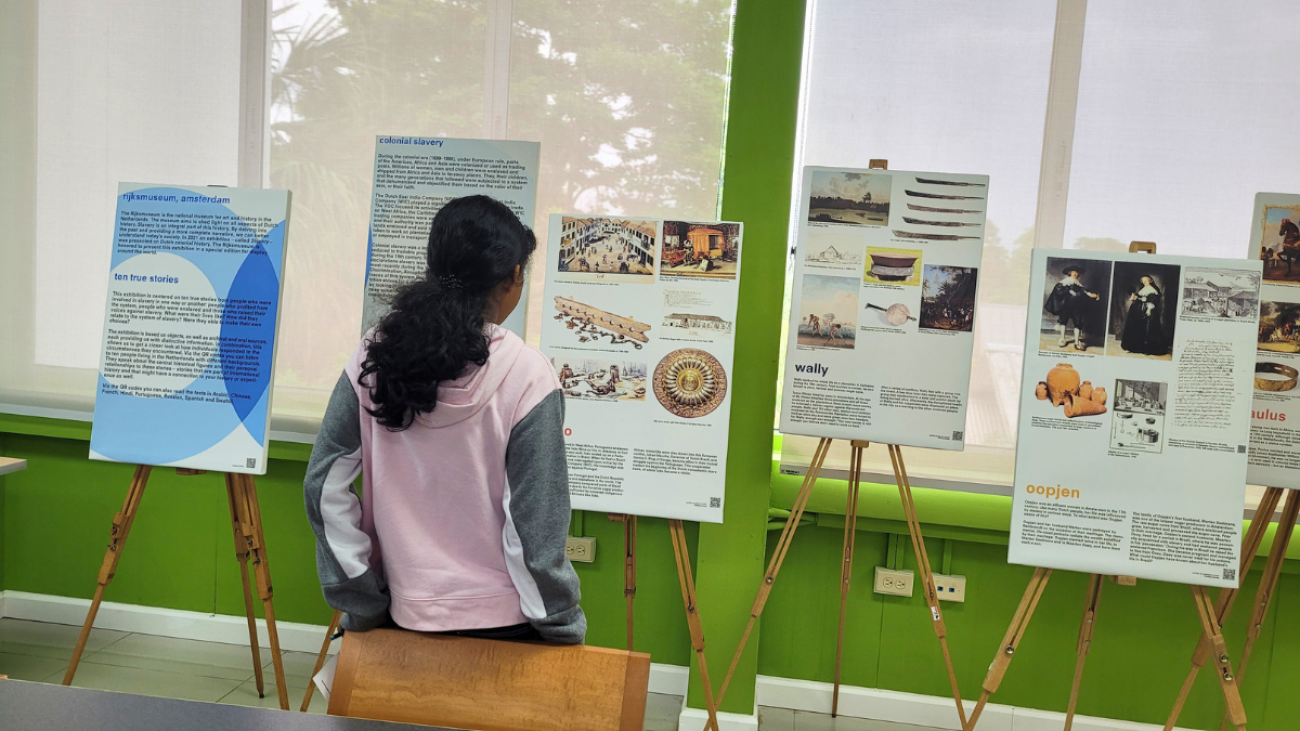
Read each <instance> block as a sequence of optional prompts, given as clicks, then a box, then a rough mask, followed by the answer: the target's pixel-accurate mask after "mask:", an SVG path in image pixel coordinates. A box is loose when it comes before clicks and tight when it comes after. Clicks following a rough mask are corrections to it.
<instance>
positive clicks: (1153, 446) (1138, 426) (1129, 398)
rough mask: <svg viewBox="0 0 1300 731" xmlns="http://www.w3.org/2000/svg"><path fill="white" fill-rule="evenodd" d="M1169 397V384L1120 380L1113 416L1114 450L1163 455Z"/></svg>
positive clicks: (1112, 441) (1112, 442) (1112, 443)
mask: <svg viewBox="0 0 1300 731" xmlns="http://www.w3.org/2000/svg"><path fill="white" fill-rule="evenodd" d="M1168 397H1169V384H1167V383H1158V382H1156V381H1130V380H1126V379H1123V378H1120V379H1117V380H1116V381H1115V413H1114V414H1113V415H1112V416H1111V428H1110V446H1111V448H1112V449H1123V450H1127V451H1130V452H1151V453H1155V454H1159V453H1160V452H1162V451H1163V450H1164V438H1163V437H1162V435H1163V434H1164V431H1165V404H1166V402H1167V400H1168Z"/></svg>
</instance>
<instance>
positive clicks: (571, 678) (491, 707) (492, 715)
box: [329, 629, 650, 731]
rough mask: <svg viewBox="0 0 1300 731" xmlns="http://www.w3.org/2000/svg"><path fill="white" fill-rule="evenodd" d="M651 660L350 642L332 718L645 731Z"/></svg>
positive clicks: (380, 632) (360, 637) (350, 636)
mask: <svg viewBox="0 0 1300 731" xmlns="http://www.w3.org/2000/svg"><path fill="white" fill-rule="evenodd" d="M649 683H650V656H649V655H647V654H645V653H642V652H627V651H624V650H611V649H606V648H603V647H590V646H586V645H549V644H544V643H534V642H504V641H499V640H480V639H473V638H469V637H454V636H448V635H437V634H424V633H419V632H408V631H405V630H397V629H376V630H371V631H369V632H349V633H347V634H346V635H344V636H343V647H342V649H341V650H340V653H339V663H338V668H337V670H336V672H335V675H334V685H333V690H332V691H331V692H330V702H329V713H330V715H334V716H351V717H353V718H371V719H380V720H385V721H400V722H404V723H423V724H429V725H433V726H450V727H452V728H462V729H473V731H520V730H521V729H529V730H530V731H552V730H554V731H562V730H566V731H588V730H590V731H612V730H614V729H618V730H619V731H640V729H641V728H642V724H643V723H644V719H645V704H646V692H647V690H648V686H649Z"/></svg>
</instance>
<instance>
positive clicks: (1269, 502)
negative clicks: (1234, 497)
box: [1164, 487, 1283, 731]
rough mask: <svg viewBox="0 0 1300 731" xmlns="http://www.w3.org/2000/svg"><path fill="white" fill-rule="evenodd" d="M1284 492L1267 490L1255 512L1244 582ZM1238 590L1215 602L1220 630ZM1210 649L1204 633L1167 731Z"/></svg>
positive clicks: (1223, 592)
mask: <svg viewBox="0 0 1300 731" xmlns="http://www.w3.org/2000/svg"><path fill="white" fill-rule="evenodd" d="M1282 492H1283V490H1282V488H1280V487H1270V488H1268V489H1267V490H1265V491H1264V497H1263V498H1262V499H1261V500H1260V502H1259V507H1258V508H1257V509H1256V510H1255V518H1254V520H1251V521H1250V529H1249V530H1247V531H1246V537H1245V538H1243V539H1242V541H1241V565H1240V570H1239V571H1238V572H1237V576H1238V577H1241V578H1242V579H1244V578H1245V576H1246V572H1247V571H1248V570H1249V569H1250V564H1251V562H1252V561H1253V560H1254V558H1255V554H1256V553H1257V552H1258V551H1259V545H1260V543H1262V542H1263V540H1264V533H1265V532H1266V531H1267V530H1268V526H1269V523H1270V522H1272V520H1273V513H1274V512H1276V511H1277V504H1278V503H1279V502H1280V501H1281V499H1282ZM1237 591H1238V590H1237V589H1235V588H1234V589H1220V590H1219V597H1218V599H1217V600H1216V601H1215V603H1214V611H1215V615H1214V616H1215V617H1216V619H1217V621H1218V625H1219V627H1223V625H1224V623H1225V622H1227V621H1228V614H1229V613H1230V612H1232V605H1233V603H1234V602H1235V601H1236V599H1237ZM1210 649H1211V648H1210V639H1209V637H1208V636H1207V635H1206V634H1205V632H1204V631H1202V632H1201V638H1200V639H1199V640H1197V642H1196V649H1195V650H1194V651H1193V652H1192V666H1191V668H1190V669H1189V670H1188V671H1187V677H1186V678H1184V679H1183V687H1182V688H1181V689H1180V690H1179V691H1178V698H1176V699H1175V700H1174V707H1173V709H1172V710H1171V711H1170V712H1169V719H1168V720H1167V721H1165V728H1164V731H1173V728H1174V725H1175V724H1177V723H1178V717H1179V716H1181V715H1182V713H1183V706H1184V705H1185V704H1186V703H1187V697H1188V695H1189V694H1191V692H1192V685H1193V684H1194V683H1195V682H1196V676H1197V675H1198V674H1199V673H1200V672H1201V668H1202V667H1204V666H1205V663H1206V662H1207V661H1208V660H1209V659H1210Z"/></svg>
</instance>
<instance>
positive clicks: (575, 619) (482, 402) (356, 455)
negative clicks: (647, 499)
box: [304, 326, 587, 643]
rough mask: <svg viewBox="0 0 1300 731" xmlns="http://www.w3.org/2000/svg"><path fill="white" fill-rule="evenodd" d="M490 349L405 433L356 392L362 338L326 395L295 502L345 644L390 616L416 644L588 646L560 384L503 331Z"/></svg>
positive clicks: (494, 334)
mask: <svg viewBox="0 0 1300 731" xmlns="http://www.w3.org/2000/svg"><path fill="white" fill-rule="evenodd" d="M489 335H490V345H489V356H488V360H487V363H486V364H485V365H483V366H474V365H471V366H470V368H469V370H467V371H466V373H465V374H464V375H463V376H462V377H461V378H458V379H457V380H455V381H451V382H445V383H443V384H442V385H441V386H440V387H439V389H438V405H437V406H436V407H435V408H434V410H433V411H432V412H429V413H427V414H421V415H420V416H418V417H417V418H416V419H415V423H414V424H412V425H411V426H410V428H408V429H406V430H404V431H389V430H388V429H387V428H385V427H384V426H382V425H380V424H379V423H378V422H377V421H376V420H375V418H374V417H372V416H371V415H370V413H369V412H368V411H366V408H365V407H372V406H373V405H374V404H373V402H372V401H371V400H370V392H369V388H363V387H361V386H358V384H357V377H358V375H359V374H360V371H361V361H362V360H363V359H364V358H365V351H366V343H367V342H368V341H369V339H370V338H371V337H373V334H372V333H368V334H367V335H366V337H365V338H363V339H362V342H361V345H360V346H358V348H357V351H356V353H354V354H353V356H352V359H351V360H350V361H349V362H348V365H347V367H346V369H345V370H344V373H343V375H342V376H341V377H340V378H339V382H338V384H337V385H336V386H335V388H334V393H333V395H332V396H331V397H330V402H329V407H328V408H327V409H326V412H325V418H324V421H323V422H322V424H321V431H320V435H319V436H318V437H317V439H316V445H315V447H314V448H313V449H312V454H311V462H310V463H309V464H308V467H307V479H306V482H305V485H304V492H305V495H306V502H307V516H308V518H309V519H310V521H311V525H312V529H313V530H314V531H315V532H316V567H317V571H318V572H319V573H320V580H321V587H322V589H323V590H324V593H325V600H326V602H328V603H329V605H330V606H331V607H333V608H335V609H338V610H341V611H342V612H344V614H345V616H344V619H343V626H344V628H345V629H349V630H365V629H369V628H371V627H374V626H376V625H379V624H382V623H383V622H384V621H385V620H386V619H387V618H388V617H389V616H390V615H391V617H392V619H393V621H394V622H395V623H396V624H397V625H398V626H400V627H404V628H406V629H411V630H419V631H428V632H443V631H452V630H470V629H486V628H493V627H505V626H510V625H515V624H522V623H524V622H528V623H530V624H532V625H533V626H534V627H535V628H536V629H537V630H538V631H539V632H540V633H541V635H542V637H543V638H545V639H547V640H550V641H552V642H562V643H580V642H582V641H583V637H584V635H585V634H586V631H587V620H586V618H585V617H584V616H583V613H582V608H581V607H579V606H578V600H579V598H580V593H579V587H578V576H577V574H576V573H575V572H574V570H573V566H572V565H570V563H569V560H568V558H567V557H566V556H565V552H564V545H565V538H566V535H567V532H568V526H569V482H568V468H567V466H566V464H565V458H564V434H563V430H564V399H563V395H562V394H561V392H560V384H559V381H558V379H557V378H556V375H555V371H554V370H553V369H552V368H551V366H550V363H548V362H547V360H546V358H545V356H543V355H542V354H541V353H540V352H538V351H537V350H535V349H533V348H531V347H529V346H528V345H526V344H525V343H524V342H523V340H521V339H520V338H519V336H517V335H515V334H514V333H511V332H510V331H508V330H505V329H503V328H500V327H497V326H491V328H490V331H489ZM358 474H360V475H362V476H363V480H362V492H361V496H360V497H359V498H358V496H357V494H356V491H355V490H354V489H353V487H352V483H353V481H354V480H355V479H356V477H357V475H358Z"/></svg>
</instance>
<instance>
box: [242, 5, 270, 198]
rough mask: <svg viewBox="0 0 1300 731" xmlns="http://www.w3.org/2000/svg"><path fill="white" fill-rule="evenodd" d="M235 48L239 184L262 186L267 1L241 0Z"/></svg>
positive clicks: (266, 180) (265, 174) (266, 148)
mask: <svg viewBox="0 0 1300 731" xmlns="http://www.w3.org/2000/svg"><path fill="white" fill-rule="evenodd" d="M239 48H240V59H239V173H238V180H239V186H240V187H242V188H265V187H267V186H268V185H270V168H271V166H270V157H271V145H270V135H269V126H270V124H269V122H270V106H271V84H270V78H271V71H270V57H271V0H243V8H242V11H241V18H240V32H239Z"/></svg>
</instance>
